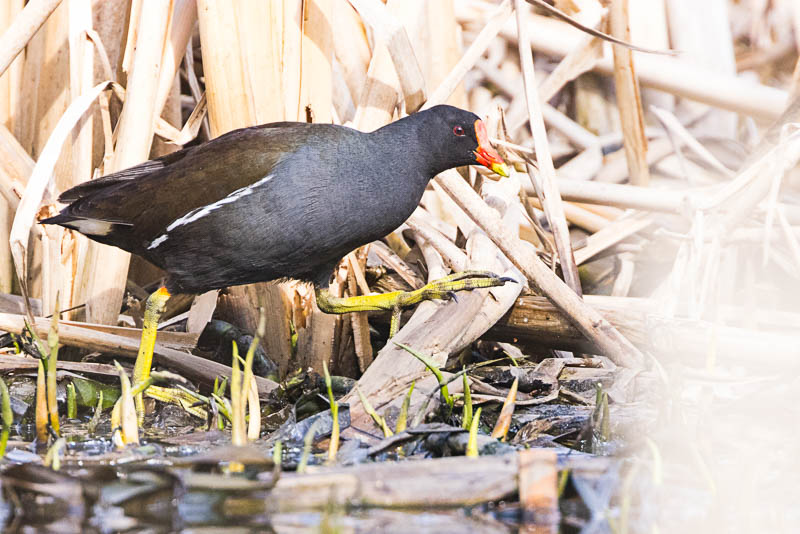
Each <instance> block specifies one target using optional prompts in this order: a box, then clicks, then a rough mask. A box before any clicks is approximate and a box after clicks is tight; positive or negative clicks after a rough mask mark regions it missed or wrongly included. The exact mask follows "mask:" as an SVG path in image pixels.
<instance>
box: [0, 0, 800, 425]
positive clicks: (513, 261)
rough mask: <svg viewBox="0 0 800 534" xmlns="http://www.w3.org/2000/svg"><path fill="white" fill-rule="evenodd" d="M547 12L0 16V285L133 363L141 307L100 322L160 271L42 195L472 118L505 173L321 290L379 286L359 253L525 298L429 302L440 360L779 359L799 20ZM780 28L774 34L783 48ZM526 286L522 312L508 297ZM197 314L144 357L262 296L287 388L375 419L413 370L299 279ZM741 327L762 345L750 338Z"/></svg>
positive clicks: (107, 3)
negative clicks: (314, 392) (83, 227)
mask: <svg viewBox="0 0 800 534" xmlns="http://www.w3.org/2000/svg"><path fill="white" fill-rule="evenodd" d="M555 7H556V8H557V9H558V10H559V12H558V13H555V12H554V10H553V8H548V5H547V4H545V2H542V1H539V0H537V1H528V2H526V1H522V0H513V1H512V0H504V1H498V2H492V1H485V0H442V1H435V2H431V1H424V0H388V1H387V2H385V3H384V2H381V1H378V0H276V1H272V2H263V1H258V0H239V1H236V2H222V1H216V0H197V1H196V2H195V1H194V0H170V1H167V0H157V1H144V0H131V1H127V0H95V1H93V2H86V1H83V0H64V1H59V0H30V1H28V2H27V3H24V2H23V1H22V0H9V1H6V2H5V3H4V4H3V7H2V8H0V32H2V37H0V74H2V77H0V154H1V157H0V193H2V200H1V201H0V221H2V220H4V221H5V223H2V224H0V232H2V236H4V237H1V238H0V241H8V242H9V243H10V246H9V247H2V248H0V251H4V252H0V291H3V292H5V293H8V294H11V293H13V294H17V295H19V294H21V295H24V296H25V298H26V299H27V304H26V306H27V308H26V309H27V310H29V313H36V314H37V315H45V316H46V315H48V314H49V313H51V311H52V310H53V309H56V308H55V306H56V305H57V306H58V309H61V310H73V311H72V312H69V313H70V315H71V317H70V318H72V319H74V320H78V319H80V320H82V321H84V322H82V323H77V322H69V321H67V322H65V323H64V324H63V325H62V338H61V340H62V342H65V343H72V344H77V345H78V346H83V347H94V348H103V349H104V350H108V349H109V348H111V347H115V348H116V350H117V351H121V352H130V351H133V350H135V341H134V339H135V335H136V334H135V332H133V331H131V330H126V329H125V328H121V327H119V326H118V325H120V324H122V325H124V326H128V327H130V326H134V325H135V322H136V321H137V320H138V317H136V318H133V319H132V318H131V317H130V316H131V315H132V316H137V313H138V312H136V309H135V307H130V306H127V305H126V307H125V311H124V313H123V314H122V315H120V311H121V309H122V304H123V297H124V296H125V295H126V294H127V295H129V296H130V297H133V298H128V299H126V304H129V303H130V301H132V300H136V299H140V298H141V297H142V295H144V294H146V293H144V292H143V291H142V290H141V288H142V287H149V286H150V285H152V284H153V283H156V282H157V281H158V280H159V277H160V273H158V272H157V271H156V270H154V269H153V268H152V267H151V266H148V265H146V264H144V263H143V262H131V261H130V258H129V256H128V255H127V254H126V253H124V252H122V251H120V250H116V249H113V248H110V247H106V246H101V245H98V244H97V243H93V242H90V241H88V240H87V239H85V238H84V237H82V236H81V235H79V234H77V233H74V232H71V231H66V230H64V229H61V228H57V227H51V226H48V227H42V226H40V225H38V224H36V222H37V220H38V219H39V218H41V217H43V216H45V215H47V214H52V213H54V212H55V210H57V209H58V205H57V204H56V203H55V198H56V197H57V195H58V193H59V192H60V191H63V190H65V189H66V188H68V187H70V186H72V185H74V184H77V183H80V182H83V181H86V180H90V179H92V178H93V177H96V176H102V175H103V174H107V173H109V172H113V171H115V170H119V169H122V168H125V167H128V166H131V165H134V164H136V163H139V162H141V161H144V160H146V159H148V158H150V157H154V156H157V155H162V154H164V153H167V152H170V151H173V150H175V149H176V148H178V147H180V146H183V145H186V144H188V143H196V142H201V141H203V140H205V139H208V138H209V137H214V136H218V135H220V134H222V133H224V132H227V131H230V130H232V129H235V128H240V127H244V126H250V125H254V124H261V123H267V122H274V121H283V120H290V121H294V120H298V121H314V122H334V123H338V124H347V125H351V126H353V127H355V128H359V129H363V130H372V129H375V128H377V127H379V126H381V125H383V124H386V123H388V122H390V121H392V120H393V119H395V118H397V117H399V116H402V115H404V114H408V113H412V112H414V111H416V110H418V109H420V108H422V107H429V106H432V105H435V104H439V103H443V102H447V103H450V104H453V105H456V106H460V107H464V108H469V109H471V110H473V111H475V112H476V113H478V114H480V115H482V116H484V117H488V122H489V124H491V128H493V130H494V131H493V136H494V137H495V139H496V143H497V145H498V146H499V147H500V148H501V149H502V150H503V153H504V155H505V157H506V158H507V159H508V160H509V161H511V162H513V163H514V164H515V167H516V172H515V173H513V175H512V176H511V177H510V178H509V179H507V180H503V181H500V182H498V183H489V182H487V181H484V180H483V177H482V174H481V171H477V172H476V171H475V170H474V169H472V170H470V171H469V174H468V175H461V174H459V173H458V172H456V171H449V172H447V173H444V174H442V175H440V176H439V177H437V179H436V180H435V181H434V182H433V183H432V184H431V187H430V188H429V191H427V192H426V194H425V197H424V198H423V202H422V205H421V206H420V207H419V209H418V210H417V212H415V214H414V215H413V216H412V218H411V219H409V221H408V222H407V223H406V225H404V226H403V228H401V229H400V230H398V231H397V232H395V233H394V234H392V235H391V236H387V239H386V240H385V241H386V244H387V245H388V246H386V245H383V244H375V245H373V246H371V247H368V249H369V250H359V251H354V252H353V253H352V254H350V255H348V256H347V258H345V259H344V260H343V262H342V263H341V264H340V267H339V269H338V270H337V272H336V273H335V280H334V283H333V285H332V288H331V290H332V292H333V294H335V295H339V296H341V295H344V294H351V295H354V294H361V293H366V292H369V291H372V290H373V288H371V287H370V286H369V285H368V283H367V276H366V275H365V273H366V272H367V271H369V270H370V268H371V267H372V266H373V265H374V264H375V263H376V262H379V263H381V264H382V265H384V266H386V267H389V268H391V269H393V270H394V271H395V272H396V273H397V274H398V275H399V276H400V277H401V278H402V280H403V281H404V283H406V284H407V285H409V286H412V287H414V286H417V285H419V283H420V282H421V280H422V279H423V278H424V277H427V278H428V279H435V278H437V277H439V276H441V275H443V274H445V273H446V272H447V271H449V270H461V269H464V268H476V269H488V270H492V271H495V272H497V273H498V274H505V275H508V276H513V277H515V278H517V279H518V280H520V281H527V284H518V285H513V284H511V285H507V286H506V287H503V288H497V289H494V290H492V291H491V292H488V291H485V292H474V293H472V294H469V295H465V296H463V297H461V296H459V299H458V302H447V303H424V304H422V305H420V306H419V307H418V308H417V310H416V311H415V312H414V314H413V315H412V316H411V318H410V319H408V321H407V322H406V324H405V327H404V328H403V329H402V330H401V331H400V333H399V334H398V336H397V338H396V341H397V342H400V343H404V344H407V345H412V346H414V347H416V348H418V349H419V350H420V351H422V352H426V353H428V354H432V355H433V357H434V359H436V360H437V362H438V364H440V365H443V364H444V363H445V361H446V360H447V358H448V357H450V356H453V355H457V354H459V353H460V352H461V351H462V350H463V349H464V348H465V347H469V346H470V345H471V344H472V343H473V342H474V341H475V340H477V339H479V338H480V337H481V336H485V337H487V338H491V339H494V340H497V341H499V342H501V343H502V344H517V346H519V347H522V348H523V349H524V350H525V351H530V352H532V353H536V352H537V351H538V352H542V351H544V352H547V351H551V350H558V351H578V352H581V353H595V354H603V355H606V356H608V357H609V358H610V359H611V360H612V361H614V362H615V363H616V364H617V365H620V366H625V367H630V368H633V369H636V368H640V367H643V366H645V365H649V363H648V360H647V359H646V357H645V356H644V354H649V355H655V356H657V357H658V358H673V357H676V356H678V355H687V356H689V357H693V358H697V357H700V358H709V357H713V355H715V354H717V353H722V352H723V351H726V352H727V353H729V354H731V355H736V354H742V353H743V352H744V351H746V348H747V347H749V346H753V345H760V344H762V343H764V342H765V341H764V340H766V342H769V343H771V344H773V345H775V344H777V346H780V347H783V348H784V350H783V351H782V352H780V354H781V356H783V357H785V356H787V355H790V356H792V357H795V356H797V351H798V348H797V345H796V343H792V342H791V341H790V339H789V338H787V337H786V336H785V335H784V333H783V332H782V331H781V327H794V326H796V325H797V324H800V315H797V314H796V313H794V311H793V306H794V309H796V305H795V304H794V302H796V300H795V299H796V298H797V296H798V295H797V292H796V291H795V292H794V294H789V293H788V292H787V291H786V288H787V287H796V279H797V276H798V273H799V272H800V242H798V238H799V236H800V232H798V224H800V216H799V215H798V214H799V213H800V210H798V196H797V189H796V188H797V170H796V167H797V162H798V158H800V136H798V133H797V131H796V130H797V128H796V126H795V125H796V123H797V122H798V115H800V103H799V102H800V100H798V98H799V97H800V66H795V64H792V62H795V63H796V60H797V49H798V48H800V40H798V39H797V37H796V36H797V35H800V31H798V27H800V8H798V6H797V3H796V2H793V1H791V0H784V1H782V2H781V1H773V2H771V3H770V4H769V5H768V7H765V8H764V10H765V11H763V12H761V13H757V14H756V15H758V16H757V17H756V18H755V19H754V20H756V22H752V23H748V24H745V23H743V22H742V21H743V20H744V17H742V16H741V14H740V13H739V10H740V9H743V8H742V6H740V5H739V3H738V2H732V1H731V2H729V1H728V0H709V1H707V2H703V3H701V5H698V3H696V2H695V3H690V2H688V1H686V0H647V1H645V0H637V1H636V2H629V1H628V0H612V1H610V2H608V1H600V0H563V1H559V0H557V1H556V2H555ZM780 15H787V16H789V15H791V16H792V17H794V18H791V17H789V18H783V19H782V18H781V17H780ZM567 19H569V20H567ZM780 20H792V21H794V22H793V24H794V26H793V28H794V36H795V37H794V38H793V37H792V34H791V30H792V24H788V23H780V22H778V21H780ZM581 25H582V26H583V29H579V28H577V27H576V26H581ZM587 28H588V29H594V30H595V31H593V32H590V31H588V30H587ZM731 28H733V30H732V29H731ZM598 32H603V33H604V34H608V36H607V37H604V36H602V35H601V36H598ZM612 36H613V37H612ZM613 39H616V41H615V42H616V43H621V44H610V43H609V42H608V41H609V40H613ZM792 39H794V40H792ZM627 42H630V43H633V44H634V45H636V46H638V47H641V48H647V49H649V50H651V51H655V52H656V53H651V52H643V51H633V50H632V49H631V48H630V47H629V46H627V45H626V44H625V43H627ZM670 49H672V50H676V51H678V53H675V54H670V53H663V52H665V51H667V50H670ZM776 50H777V52H776ZM778 52H779V53H778ZM206 109H207V114H206ZM375 172H376V173H379V172H381V170H380V168H379V167H377V168H376V169H375ZM376 216H379V215H376ZM286 230H287V231H291V229H286ZM255 246H257V244H255ZM523 286H529V287H530V292H532V293H533V295H526V296H521V297H520V293H521V292H522V291H523ZM126 288H127V293H126ZM525 291H526V293H528V291H527V289H526V290H525ZM56 298H58V299H59V302H58V303H56ZM6 300H7V301H8V303H9V305H8V307H7V308H6V309H5V310H4V311H6V312H9V313H7V314H3V315H0V328H4V329H8V330H14V329H18V328H19V327H20V326H21V319H20V317H19V312H20V308H19V306H20V304H19V301H17V300H14V299H13V298H12V297H10V296H9V297H8V298H7V299H6ZM176 302H177V301H176ZM189 304H190V302H189V301H184V302H183V308H182V309H177V310H173V315H175V314H180V313H184V314H185V315H183V316H182V317H185V318H187V329H186V330H187V334H185V335H180V334H176V337H175V338H174V339H172V345H168V344H167V342H166V341H164V342H162V343H161V344H160V345H159V348H158V349H157V354H158V355H159V356H161V357H162V361H171V362H172V364H176V362H178V361H179V360H180V359H181V358H180V357H179V353H175V350H174V349H175V348H179V349H189V348H192V347H193V345H194V343H196V340H197V336H198V335H199V333H200V332H201V331H202V329H203V327H204V326H205V324H206V323H207V322H208V320H209V319H210V318H211V316H212V314H214V313H216V314H217V315H218V316H222V317H226V318H228V319H231V320H232V321H233V322H236V323H238V324H240V325H241V326H244V327H245V328H249V329H250V330H254V329H255V326H256V319H257V313H256V312H255V310H256V309H257V307H258V306H265V307H266V308H267V324H268V326H267V332H268V335H267V336H266V338H265V340H264V343H265V345H266V349H267V352H268V353H269V354H270V356H271V357H272V358H273V359H274V360H275V361H276V362H277V363H278V365H279V369H280V372H281V374H285V373H287V372H288V371H290V370H292V369H296V368H298V367H309V366H310V367H314V368H315V369H318V370H319V369H321V368H322V363H323V362H325V363H327V364H328V365H329V366H330V367H331V369H332V371H333V372H335V373H339V374H349V375H353V376H361V378H360V385H361V391H362V392H364V393H365V394H366V395H367V397H368V398H372V399H376V400H377V404H378V405H381V406H383V405H384V404H386V403H388V402H390V401H394V400H401V397H402V393H404V392H405V391H406V390H407V388H408V385H409V384H410V383H411V382H412V381H413V380H415V379H418V378H420V377H422V376H423V375H424V374H425V370H424V366H422V364H421V363H419V362H418V361H416V360H415V359H413V358H412V357H410V356H409V355H408V354H407V353H405V352H404V351H403V350H402V349H400V348H398V347H396V346H395V345H394V344H393V343H389V344H388V345H386V346H385V347H384V348H383V349H382V350H381V351H380V352H379V353H378V354H377V355H375V354H374V352H373V346H372V343H371V339H370V323H369V321H370V320H372V321H373V323H375V324H377V323H380V321H381V319H380V318H374V320H373V319H372V318H368V317H367V316H366V314H363V313H358V314H352V315H349V316H344V317H338V316H329V315H325V314H322V313H320V312H319V311H318V310H316V309H315V307H314V304H313V292H311V291H310V290H309V288H308V287H306V286H303V285H301V284H297V283H294V282H288V283H284V284H280V285H277V284H258V285H255V286H245V287H235V288H230V289H229V290H227V291H226V292H224V294H222V295H219V296H218V295H217V293H216V292H215V293H213V294H210V295H203V296H198V297H196V298H195V299H194V301H193V304H192V305H191V307H189ZM187 309H188V311H186V310H187ZM15 314H16V315H15ZM42 324H44V323H42ZM97 325H111V326H109V327H104V328H100V327H99V326H97ZM756 327H767V328H768V330H769V332H768V333H763V332H762V333H761V334H759V335H758V336H755V330H756ZM293 329H294V330H296V332H297V335H298V337H297V340H296V343H294V344H293V342H292V332H293ZM487 332H488V333H487ZM764 336H769V337H764ZM748 344H749V345H748ZM501 346H502V345H501ZM509 350H510V349H509ZM163 358H172V360H165V359H163ZM193 362H194V361H193ZM177 365H178V366H179V368H181V364H179V363H177ZM191 366H194V367H192V369H190V370H189V371H190V372H193V373H198V368H197V367H196V366H195V363H192V364H191V365H190V366H188V367H191ZM186 367H187V365H185V364H184V365H183V368H184V369H186ZM217 372H221V370H220V369H219V368H217V367H213V366H212V367H211V368H210V369H209V370H208V374H209V375H211V376H210V377H206V378H208V379H213V374H214V373H217ZM200 374H202V373H200ZM260 384H261V387H263V388H264V390H267V389H269V388H270V387H274V384H272V383H271V382H266V381H265V382H261V383H260ZM429 386H430V387H435V384H433V383H431V384H429ZM417 391H418V392H419V393H420V395H421V396H424V395H426V394H427V391H426V389H425V387H418V389H417ZM374 402H375V401H373V403H374ZM359 416H360V415H359V414H356V413H354V414H353V417H354V418H355V419H357V418H358V417H359ZM361 416H363V414H361ZM364 417H366V416H364Z"/></svg>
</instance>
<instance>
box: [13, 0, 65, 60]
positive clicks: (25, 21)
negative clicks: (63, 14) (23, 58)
mask: <svg viewBox="0 0 800 534" xmlns="http://www.w3.org/2000/svg"><path fill="white" fill-rule="evenodd" d="M60 3H61V0H30V1H29V2H28V3H27V5H26V6H25V8H24V9H23V10H22V12H21V13H20V14H19V15H17V18H16V19H14V22H13V24H11V27H9V28H8V29H7V30H6V31H5V32H4V33H3V35H2V36H0V75H2V74H3V73H4V72H5V71H6V69H7V68H8V66H9V65H11V62H12V61H14V58H15V57H17V54H19V53H20V52H22V49H23V48H25V45H26V44H28V41H30V39H31V37H33V35H34V34H35V33H36V30H38V29H39V28H40V27H41V26H42V24H44V22H45V21H46V20H47V18H48V17H49V16H50V14H51V13H52V12H53V11H55V9H56V8H57V7H58V5H59V4H60Z"/></svg>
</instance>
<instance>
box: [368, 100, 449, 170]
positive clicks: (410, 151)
mask: <svg viewBox="0 0 800 534" xmlns="http://www.w3.org/2000/svg"><path fill="white" fill-rule="evenodd" d="M417 115H420V114H414V115H411V116H409V117H407V118H405V119H403V120H400V121H395V122H392V123H389V124H387V125H386V126H384V127H383V128H380V129H378V130H375V131H374V132H372V134H371V135H372V136H374V138H375V140H376V141H377V145H378V146H380V147H381V149H382V150H381V152H382V156H381V158H380V159H381V164H382V165H386V166H389V167H391V168H392V169H393V170H395V171H396V172H399V173H406V174H408V175H409V176H408V178H409V179H416V180H420V181H424V185H427V183H428V182H429V181H430V180H431V178H433V177H434V176H436V175H437V174H438V173H440V172H442V171H444V170H446V169H445V168H439V167H441V165H437V154H436V153H435V151H434V150H435V147H433V146H431V144H430V143H428V142H426V139H427V137H428V136H427V135H426V134H425V122H424V121H423V120H419V119H418V118H417ZM412 162H413V164H412ZM411 174H414V175H415V176H414V177H413V178H412V176H411Z"/></svg>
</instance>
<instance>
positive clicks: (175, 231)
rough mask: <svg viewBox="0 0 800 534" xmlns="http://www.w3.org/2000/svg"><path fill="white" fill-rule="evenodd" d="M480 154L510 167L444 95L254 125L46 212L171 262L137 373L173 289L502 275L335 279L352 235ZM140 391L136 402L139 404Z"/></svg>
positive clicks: (420, 293) (416, 298)
mask: <svg viewBox="0 0 800 534" xmlns="http://www.w3.org/2000/svg"><path fill="white" fill-rule="evenodd" d="M475 163H480V164H481V165H484V166H486V167H488V168H490V169H492V170H493V171H494V172H496V173H498V174H500V175H503V176H508V173H507V168H506V165H505V163H504V162H503V160H502V159H501V158H500V156H499V154H498V153H497V151H496V150H494V148H492V146H491V144H490V143H489V139H488V135H487V133H486V127H485V125H484V123H483V122H482V121H481V120H480V119H479V118H478V117H477V116H476V115H475V114H473V113H470V112H468V111H464V110H461V109H458V108H455V107H452V106H436V107H433V108H431V109H429V110H426V111H421V112H418V113H414V114H412V115H409V116H408V117H405V118H403V119H400V120H398V121H396V122H393V123H391V124H389V125H387V126H384V127H383V128H380V129H378V130H376V131H374V132H371V133H364V132H360V131H358V130H354V129H352V128H347V127H344V126H336V125H333V124H306V123H296V122H276V123H272V124H265V125H262V126H254V127H251V128H242V129H240V130H235V131H232V132H229V133H227V134H225V135H222V136H220V137H218V138H216V139H212V140H211V141H208V142H207V143H204V144H202V145H199V146H196V147H191V148H186V149H183V150H180V151H178V152H174V153H172V154H169V155H167V156H163V157H161V158H158V159H154V160H151V161H147V162H145V163H142V164H140V165H137V166H135V167H131V168H129V169H125V170H122V171H119V172H116V173H114V174H111V175H108V176H104V177H102V178H99V179H96V180H93V181H90V182H86V183H83V184H81V185H78V186H77V187H73V188H72V189H70V190H68V191H66V192H64V193H63V194H61V196H60V197H59V201H60V202H63V203H68V206H66V207H65V208H64V209H63V210H62V211H61V213H60V214H58V215H56V216H55V217H51V218H49V219H45V220H43V221H42V223H45V224H59V225H61V226H65V227H67V228H72V229H74V230H77V231H79V232H81V233H83V234H85V235H87V236H88V237H90V238H91V239H93V240H95V241H99V242H100V243H105V244H108V245H114V246H116V247H119V248H122V249H124V250H127V251H128V252H132V253H134V254H138V255H139V256H142V257H144V258H146V259H148V260H149V261H151V262H152V263H154V264H155V265H157V266H159V267H161V268H162V269H164V270H165V271H166V272H167V280H166V283H165V285H164V287H162V288H160V289H159V290H158V291H156V292H155V293H153V295H151V296H150V298H149V299H148V304H147V309H146V313H145V325H144V329H143V333H142V345H141V348H140V352H139V356H138V358H137V360H136V366H135V368H134V381H135V382H139V381H140V380H143V379H145V378H147V376H149V373H150V366H151V363H152V351H153V347H154V344H155V327H156V325H157V322H158V317H159V315H160V313H161V312H162V311H163V308H164V304H165V303H166V300H167V299H168V298H169V296H170V294H171V293H202V292H205V291H208V290H211V289H217V288H222V287H227V286H232V285H238V284H247V283H252V282H260V281H268V280H277V279H286V278H293V279H299V280H308V281H311V282H313V283H314V284H315V286H316V288H317V290H316V294H317V303H318V305H319V308H320V309H321V310H322V311H324V312H328V313H347V312H352V311H364V310H380V309H384V310H393V311H394V312H395V313H394V314H393V328H392V330H396V328H397V318H398V317H399V311H400V308H401V307H403V306H408V305H411V304H415V303H418V302H420V301H421V300H425V299H431V298H447V296H448V295H450V294H452V292H453V291H458V290H462V289H474V288H478V287H492V286H498V285H502V284H503V283H504V282H505V281H506V280H505V279H501V278H499V277H497V276H495V275H493V274H492V273H484V272H466V273H456V274H455V275H451V276H450V277H447V278H445V279H443V280H439V281H436V282H432V283H430V284H428V285H426V286H424V287H423V288H421V289H418V290H416V291H413V292H399V291H398V292H393V293H386V294H382V295H365V296H357V297H350V298H339V297H333V296H331V295H330V294H329V293H328V290H327V287H328V282H329V278H330V276H331V273H332V271H333V269H334V267H335V266H336V264H337V263H338V262H339V260H341V258H342V257H344V256H345V255H346V254H347V253H348V252H350V251H352V250H353V249H355V248H357V247H359V246H361V245H364V244H366V243H369V242H371V241H373V240H375V239H379V238H381V237H383V236H385V235H387V234H389V233H390V232H392V231H393V230H395V229H396V228H397V227H398V226H400V225H401V224H402V223H403V222H404V221H405V220H406V219H407V218H408V217H409V216H410V215H411V213H412V212H413V211H414V209H415V208H416V206H417V204H418V203H419V201H420V198H421V197H422V193H423V191H424V190H425V187H426V186H427V184H428V182H429V181H430V180H431V178H433V177H434V176H435V175H436V174H437V173H440V172H442V171H444V170H447V169H450V168H453V167H457V166H461V165H471V164H475ZM138 404H139V403H137V405H138Z"/></svg>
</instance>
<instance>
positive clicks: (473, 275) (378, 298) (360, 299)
mask: <svg viewBox="0 0 800 534" xmlns="http://www.w3.org/2000/svg"><path fill="white" fill-rule="evenodd" d="M511 281H513V280H512V279H511V278H507V277H500V276H497V275H496V274H494V273H491V272H489V271H462V272H458V273H453V274H451V275H449V276H445V277H444V278H440V279H438V280H435V281H433V282H430V283H428V284H426V285H424V286H422V287H421V288H419V289H415V290H414V291H392V292H391V293H381V294H379V295H358V296H355V297H334V296H331V294H330V293H329V292H328V290H327V289H318V290H317V306H319V309H320V310H322V311H324V312H325V313H350V312H356V311H375V310H390V311H391V312H392V323H391V326H390V328H389V336H390V337H391V336H394V334H396V333H397V330H398V327H399V326H400V312H401V311H402V309H403V308H406V307H409V306H413V305H414V304H418V303H420V302H422V301H424V300H433V299H449V298H453V297H455V292H456V291H469V290H472V289H480V288H486V287H497V286H502V285H503V284H505V283H506V282H511Z"/></svg>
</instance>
